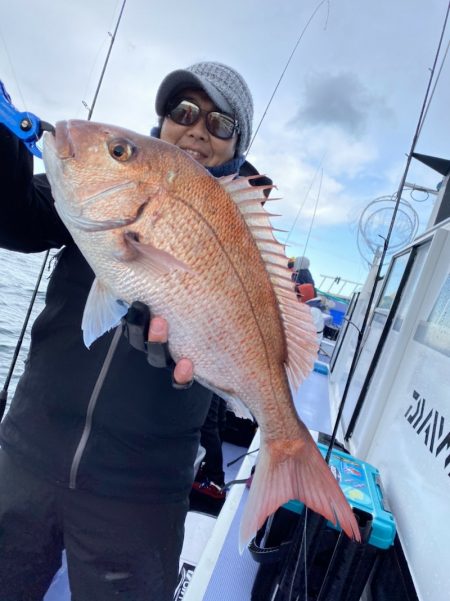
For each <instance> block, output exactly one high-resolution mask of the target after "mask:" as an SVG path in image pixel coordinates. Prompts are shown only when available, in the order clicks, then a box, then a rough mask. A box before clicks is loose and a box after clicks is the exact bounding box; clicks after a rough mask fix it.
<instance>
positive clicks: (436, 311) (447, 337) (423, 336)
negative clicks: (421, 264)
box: [414, 274, 450, 357]
mask: <svg viewBox="0 0 450 601" xmlns="http://www.w3.org/2000/svg"><path fill="white" fill-rule="evenodd" d="M414 340H416V341H417V342H421V343H422V344H425V345H426V346H428V347H429V348H432V349H434V350H436V351H438V352H439V353H442V354H443V355H446V356H447V357H450V274H448V275H447V279H446V280H445V282H444V284H443V286H442V288H441V291H440V293H439V295H438V297H437V299H436V302H435V304H434V306H433V309H432V310H431V313H430V316H429V317H428V319H427V320H426V321H420V322H419V325H418V326H417V330H416V333H415V335H414Z"/></svg>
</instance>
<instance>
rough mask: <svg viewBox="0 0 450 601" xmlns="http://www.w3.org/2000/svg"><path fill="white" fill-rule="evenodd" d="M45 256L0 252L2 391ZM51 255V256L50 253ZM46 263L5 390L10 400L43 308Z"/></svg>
mask: <svg viewBox="0 0 450 601" xmlns="http://www.w3.org/2000/svg"><path fill="white" fill-rule="evenodd" d="M45 254H46V253H36V254H23V253H16V252H11V251H7V250H4V249H0V390H1V389H3V387H4V385H5V382H6V378H7V374H8V372H9V369H10V366H11V361H12V359H13V356H14V352H15V349H16V346H17V341H18V339H19V336H20V332H21V331H22V327H23V323H24V320H25V317H26V314H27V311H28V307H29V304H30V301H31V298H32V295H33V291H34V289H35V286H36V282H37V278H38V275H39V272H40V270H41V266H42V264H43V261H44V258H45ZM53 254H54V253H53ZM50 269H51V268H50V266H49V262H48V263H47V265H46V267H45V270H44V273H43V275H42V280H41V283H40V286H39V288H38V293H37V296H36V300H35V303H34V306H33V309H32V312H31V316H30V320H29V323H28V327H27V329H26V332H25V337H24V340H23V343H22V347H21V350H20V352H19V355H18V358H17V361H16V366H15V369H14V372H13V376H12V379H11V382H10V384H9V388H8V404H9V401H10V400H11V399H12V397H13V394H14V390H15V388H16V385H17V382H18V379H19V377H20V375H21V374H22V372H23V368H24V361H25V359H26V356H27V353H28V349H29V346H30V328H31V325H32V324H33V322H34V319H35V318H36V317H37V315H38V314H39V313H40V311H41V310H42V308H43V306H44V298H45V291H46V288H47V282H48V278H49V275H50V273H51V271H50Z"/></svg>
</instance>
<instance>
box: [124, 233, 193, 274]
mask: <svg viewBox="0 0 450 601" xmlns="http://www.w3.org/2000/svg"><path fill="white" fill-rule="evenodd" d="M125 241H126V243H127V245H128V247H129V248H130V249H131V250H132V251H133V253H134V256H133V260H134V261H137V262H138V263H141V264H142V265H143V266H145V268H146V269H147V270H148V271H149V272H150V274H151V275H152V276H155V277H157V276H160V275H165V274H166V273H170V272H171V271H174V270H176V269H179V270H181V271H187V272H190V273H194V272H193V270H192V269H191V268H190V267H189V265H187V264H186V263H184V262H183V261H180V260H179V259H177V258H176V257H174V256H173V255H172V254H171V253H169V252H167V251H165V250H161V249H159V248H156V246H153V244H149V243H145V242H141V241H140V240H139V236H138V235H136V234H135V233H134V232H127V233H126V234H125Z"/></svg>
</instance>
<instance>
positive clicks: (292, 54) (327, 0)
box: [245, 0, 330, 157]
mask: <svg viewBox="0 0 450 601" xmlns="http://www.w3.org/2000/svg"><path fill="white" fill-rule="evenodd" d="M329 1H330V0H322V2H320V3H319V4H318V5H317V6H316V8H315V9H314V11H313V13H312V14H311V16H310V17H309V19H308V21H307V23H306V25H305V26H304V28H303V31H302V32H301V34H300V36H299V38H298V40H297V42H296V43H295V46H294V48H293V50H292V52H291V54H290V56H289V58H288V60H287V62H286V64H285V66H284V69H283V71H282V72H281V75H280V78H279V79H278V82H277V84H276V85H275V88H274V90H273V92H272V95H271V97H270V98H269V102H268V103H267V106H266V108H265V109H264V113H263V115H262V117H261V119H260V121H259V123H258V126H257V128H256V131H255V133H254V134H253V137H252V139H251V141H250V145H249V147H248V149H247V152H246V153H245V157H247V155H248V153H249V152H250V148H251V147H252V145H253V142H254V141H255V138H256V136H257V134H258V132H259V129H260V127H261V125H262V123H263V121H264V119H265V116H266V115H267V111H268V110H269V107H270V105H271V104H272V100H273V99H274V96H275V94H276V93H277V91H278V88H279V86H280V84H281V81H282V79H283V77H284V74H285V73H286V71H287V68H288V67H289V64H290V62H291V61H292V59H293V57H294V54H295V51H296V50H297V48H298V45H299V44H300V42H301V41H302V38H303V36H304V35H305V33H306V31H307V30H308V27H309V25H310V23H311V21H312V20H313V19H314V17H315V16H316V13H317V12H318V10H319V9H320V7H321V6H322V4H325V3H327V4H328V14H329ZM328 14H327V21H326V23H327V24H328Z"/></svg>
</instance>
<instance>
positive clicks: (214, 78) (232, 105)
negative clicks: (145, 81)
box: [155, 62, 253, 155]
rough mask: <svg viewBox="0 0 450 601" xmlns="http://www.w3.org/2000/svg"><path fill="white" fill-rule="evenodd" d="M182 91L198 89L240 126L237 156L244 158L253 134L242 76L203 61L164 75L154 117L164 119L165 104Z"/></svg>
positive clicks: (246, 87)
mask: <svg viewBox="0 0 450 601" xmlns="http://www.w3.org/2000/svg"><path fill="white" fill-rule="evenodd" d="M183 88H201V89H202V90H204V91H205V92H206V94H208V96H209V97H210V98H211V100H212V101H213V102H214V104H215V105H216V106H217V107H218V108H219V109H220V110H221V111H224V112H225V113H229V114H231V115H232V116H233V117H234V118H235V119H236V120H237V121H238V123H239V131H240V133H239V139H238V143H237V146H236V154H237V155H243V154H244V153H245V151H246V150H247V148H248V146H249V144H250V139H251V135H252V121H253V100H252V95H251V93H250V90H249V88H248V86H247V84H246V83H245V81H244V79H243V77H242V76H241V75H239V73H237V72H236V71H235V70H234V69H232V68H231V67H227V65H223V64H222V63H214V62H202V63H196V64H195V65H191V66H190V67H188V68H187V69H178V70H177V71H172V73H169V75H167V76H166V77H165V78H164V79H163V81H162V83H161V85H160V86H159V90H158V92H157V94H156V101H155V108H156V114H157V115H159V116H160V117H164V116H165V111H166V109H167V103H168V101H169V100H170V99H171V98H173V96H174V95H176V94H177V93H178V92H180V91H181V90H182V89H183Z"/></svg>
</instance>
